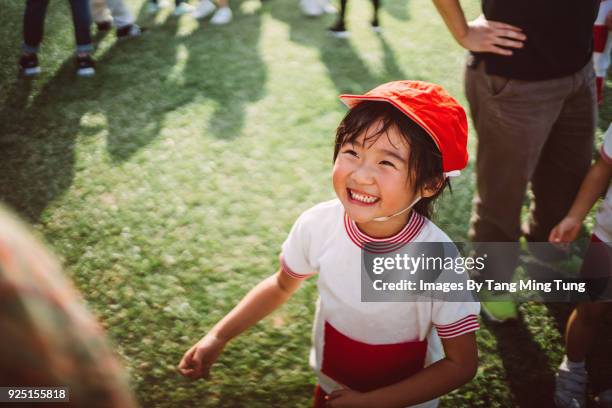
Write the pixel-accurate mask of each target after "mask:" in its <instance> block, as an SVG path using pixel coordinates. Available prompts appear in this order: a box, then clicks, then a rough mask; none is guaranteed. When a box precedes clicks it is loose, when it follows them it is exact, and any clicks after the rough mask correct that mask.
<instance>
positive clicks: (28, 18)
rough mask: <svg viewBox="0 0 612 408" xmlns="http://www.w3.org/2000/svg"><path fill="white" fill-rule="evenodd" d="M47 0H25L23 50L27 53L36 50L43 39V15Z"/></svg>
mask: <svg viewBox="0 0 612 408" xmlns="http://www.w3.org/2000/svg"><path fill="white" fill-rule="evenodd" d="M48 5H49V0H27V1H26V7H25V11H24V13H23V46H22V48H23V51H24V52H26V53H28V54H34V53H36V52H38V47H39V46H40V43H41V42H42V39H43V32H44V26H45V15H46V13H47V6H48Z"/></svg>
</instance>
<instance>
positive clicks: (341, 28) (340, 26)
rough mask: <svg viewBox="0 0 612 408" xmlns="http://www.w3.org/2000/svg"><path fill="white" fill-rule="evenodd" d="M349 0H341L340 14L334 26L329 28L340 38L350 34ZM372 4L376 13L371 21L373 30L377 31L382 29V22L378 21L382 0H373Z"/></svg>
mask: <svg viewBox="0 0 612 408" xmlns="http://www.w3.org/2000/svg"><path fill="white" fill-rule="evenodd" d="M347 3H348V0H340V14H338V19H337V20H336V22H335V23H334V25H333V26H331V27H330V28H329V32H330V33H331V34H333V35H334V36H335V37H338V38H346V37H348V36H349V35H350V34H349V32H348V31H347V30H346V19H345V16H346V7H347ZM372 6H373V7H374V15H373V17H372V21H371V22H370V24H371V27H372V30H373V31H374V32H376V33H378V32H380V31H381V28H380V23H379V21H378V10H379V9H380V0H372Z"/></svg>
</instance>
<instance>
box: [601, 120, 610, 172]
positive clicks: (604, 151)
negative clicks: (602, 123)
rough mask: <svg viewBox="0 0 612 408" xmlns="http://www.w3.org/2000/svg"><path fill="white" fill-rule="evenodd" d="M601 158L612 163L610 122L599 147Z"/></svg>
mask: <svg viewBox="0 0 612 408" xmlns="http://www.w3.org/2000/svg"><path fill="white" fill-rule="evenodd" d="M599 153H600V155H601V158H602V159H603V160H604V161H605V162H606V163H608V164H612V123H611V124H610V126H609V127H608V130H607V131H606V133H605V134H604V141H603V144H602V145H601V147H600V149H599Z"/></svg>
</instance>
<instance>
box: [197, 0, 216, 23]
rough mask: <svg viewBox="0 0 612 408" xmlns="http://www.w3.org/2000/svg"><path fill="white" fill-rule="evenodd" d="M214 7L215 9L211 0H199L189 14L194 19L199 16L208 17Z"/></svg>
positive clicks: (199, 17)
mask: <svg viewBox="0 0 612 408" xmlns="http://www.w3.org/2000/svg"><path fill="white" fill-rule="evenodd" d="M216 9H217V6H215V4H214V3H213V2H212V1H210V0H200V2H199V3H198V5H197V6H196V7H195V10H193V13H191V16H192V17H193V18H195V19H196V20H199V19H201V18H204V17H208V16H209V15H211V14H212V13H213V12H214V11H215V10H216Z"/></svg>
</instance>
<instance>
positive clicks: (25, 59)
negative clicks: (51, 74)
mask: <svg viewBox="0 0 612 408" xmlns="http://www.w3.org/2000/svg"><path fill="white" fill-rule="evenodd" d="M19 72H20V73H21V75H23V76H24V77H33V76H34V75H38V74H40V66H38V57H37V56H36V54H27V55H26V54H24V55H22V56H21V58H19Z"/></svg>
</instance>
